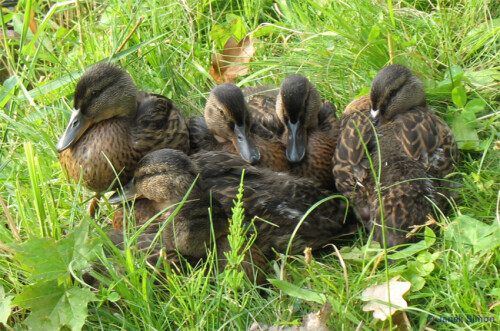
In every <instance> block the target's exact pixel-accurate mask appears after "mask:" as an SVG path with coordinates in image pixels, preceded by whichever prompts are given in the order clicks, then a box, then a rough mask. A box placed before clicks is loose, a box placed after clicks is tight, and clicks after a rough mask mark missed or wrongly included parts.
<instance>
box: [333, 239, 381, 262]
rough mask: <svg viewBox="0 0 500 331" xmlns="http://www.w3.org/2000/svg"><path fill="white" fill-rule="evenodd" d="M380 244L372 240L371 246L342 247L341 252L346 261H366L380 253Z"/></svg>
mask: <svg viewBox="0 0 500 331" xmlns="http://www.w3.org/2000/svg"><path fill="white" fill-rule="evenodd" d="M379 249H380V244H379V243H378V242H372V243H371V245H370V246H368V247H367V246H363V247H362V248H359V247H342V248H341V249H340V254H341V255H342V258H343V259H344V260H346V261H352V262H359V263H365V262H368V261H370V260H371V259H373V258H374V257H375V256H377V254H379V251H378V250H379Z"/></svg>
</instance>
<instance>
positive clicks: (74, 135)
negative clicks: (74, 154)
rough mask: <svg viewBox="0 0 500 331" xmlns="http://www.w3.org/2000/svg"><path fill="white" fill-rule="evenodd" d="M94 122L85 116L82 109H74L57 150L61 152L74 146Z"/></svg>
mask: <svg viewBox="0 0 500 331" xmlns="http://www.w3.org/2000/svg"><path fill="white" fill-rule="evenodd" d="M92 124H94V122H93V121H91V120H90V119H88V118H87V117H86V116H84V115H83V114H82V112H81V111H80V109H75V110H73V113H71V118H70V119H69V123H68V126H67V127H66V130H64V133H63V135H62V137H61V139H59V141H58V142H57V145H56V149H57V152H59V153H61V152H62V151H64V150H65V149H67V148H70V147H71V146H73V144H75V143H76V142H77V141H78V139H80V137H81V136H82V135H83V134H84V133H85V131H87V129H88V128H90V127H91V126H92Z"/></svg>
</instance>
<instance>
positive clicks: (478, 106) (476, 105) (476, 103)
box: [465, 99, 486, 114]
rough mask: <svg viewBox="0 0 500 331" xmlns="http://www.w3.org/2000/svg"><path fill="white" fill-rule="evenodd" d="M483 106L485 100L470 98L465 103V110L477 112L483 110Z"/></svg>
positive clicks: (484, 105)
mask: <svg viewBox="0 0 500 331" xmlns="http://www.w3.org/2000/svg"><path fill="white" fill-rule="evenodd" d="M484 107H486V102H485V101H484V100H483V99H472V100H470V101H469V102H467V104H466V105H465V110H467V111H470V112H473V113H474V114H477V113H479V112H481V111H483V109H484Z"/></svg>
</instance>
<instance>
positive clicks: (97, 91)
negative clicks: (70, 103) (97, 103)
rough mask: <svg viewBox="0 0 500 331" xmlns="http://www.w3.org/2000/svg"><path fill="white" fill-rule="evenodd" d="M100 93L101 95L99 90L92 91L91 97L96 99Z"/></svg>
mask: <svg viewBox="0 0 500 331" xmlns="http://www.w3.org/2000/svg"><path fill="white" fill-rule="evenodd" d="M100 93H101V90H93V91H92V96H93V97H96V96H98V95H99V94H100Z"/></svg>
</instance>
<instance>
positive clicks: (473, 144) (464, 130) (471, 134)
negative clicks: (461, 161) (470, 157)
mask: <svg viewBox="0 0 500 331" xmlns="http://www.w3.org/2000/svg"><path fill="white" fill-rule="evenodd" d="M451 131H453V134H454V135H455V139H456V140H457V144H458V148H460V149H464V150H478V148H479V137H478V135H477V132H476V130H475V129H474V128H473V127H472V126H471V125H468V124H467V123H466V122H465V120H464V119H463V117H462V116H461V115H460V114H456V115H455V116H453V120H452V122H451Z"/></svg>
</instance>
